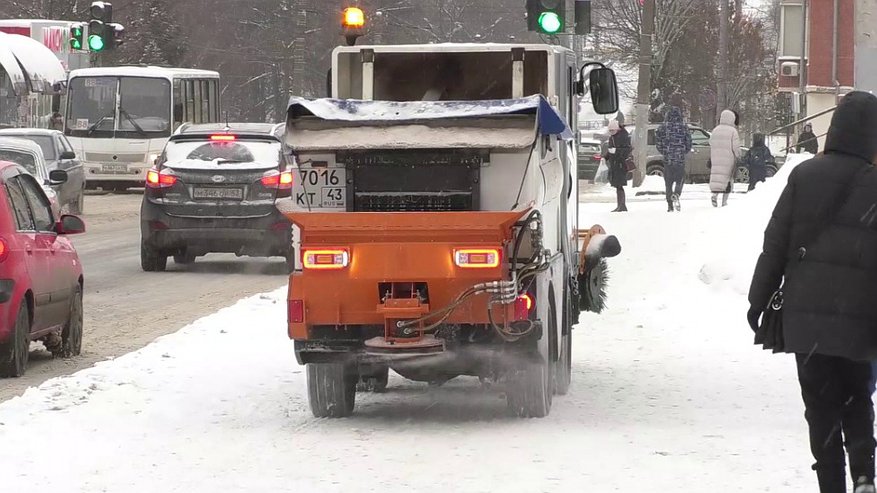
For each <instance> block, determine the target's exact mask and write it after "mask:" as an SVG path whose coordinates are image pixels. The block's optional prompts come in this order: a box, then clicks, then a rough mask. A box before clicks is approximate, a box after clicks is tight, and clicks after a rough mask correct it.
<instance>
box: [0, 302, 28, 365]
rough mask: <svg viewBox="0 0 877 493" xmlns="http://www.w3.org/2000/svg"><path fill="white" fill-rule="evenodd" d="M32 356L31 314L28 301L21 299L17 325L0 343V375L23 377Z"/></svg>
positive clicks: (16, 320)
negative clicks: (4, 340) (5, 339)
mask: <svg viewBox="0 0 877 493" xmlns="http://www.w3.org/2000/svg"><path fill="white" fill-rule="evenodd" d="M29 357H30V315H29V312H28V309H27V301H25V300H21V305H20V306H19V307H18V315H17V316H16V317H15V327H13V328H12V333H11V334H9V339H8V340H7V341H6V342H4V343H2V344H0V377H21V376H23V375H24V372H25V371H26V370H27V360H28V358H29Z"/></svg>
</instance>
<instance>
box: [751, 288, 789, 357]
mask: <svg viewBox="0 0 877 493" xmlns="http://www.w3.org/2000/svg"><path fill="white" fill-rule="evenodd" d="M755 344H760V345H761V346H762V347H763V348H764V349H765V350H770V351H773V352H774V353H781V352H783V351H784V350H785V349H786V341H785V338H784V337H783V288H782V287H780V289H778V290H776V291H775V292H774V293H773V296H771V297H770V301H769V302H768V303H767V307H765V309H764V314H763V315H762V316H761V323H760V324H759V325H758V330H756V331H755Z"/></svg>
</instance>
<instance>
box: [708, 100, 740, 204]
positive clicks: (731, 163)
mask: <svg viewBox="0 0 877 493" xmlns="http://www.w3.org/2000/svg"><path fill="white" fill-rule="evenodd" d="M735 120H736V116H735V115H734V112H733V111H731V110H725V111H723V112H722V116H721V118H720V119H719V126H717V127H716V128H715V129H713V132H712V135H710V162H711V166H712V167H711V170H710V190H711V191H712V192H713V197H712V201H713V207H718V205H719V204H718V199H719V194H722V207H724V206H726V205H728V195H729V194H730V193H731V187H732V186H733V183H734V175H735V174H736V173H737V161H738V160H739V159H740V157H741V151H740V135H739V134H738V133H737V126H736V125H735V124H734V122H735Z"/></svg>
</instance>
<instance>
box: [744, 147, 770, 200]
mask: <svg viewBox="0 0 877 493" xmlns="http://www.w3.org/2000/svg"><path fill="white" fill-rule="evenodd" d="M773 162H774V159H773V154H771V153H770V149H768V148H767V146H766V145H764V134H753V135H752V147H751V148H750V149H749V150H748V151H746V155H745V156H743V165H744V166H746V167H747V168H749V191H750V192H751V191H752V190H755V185H756V184H757V183H758V182H760V181H764V180H765V179H766V178H767V165H768V164H769V163H773Z"/></svg>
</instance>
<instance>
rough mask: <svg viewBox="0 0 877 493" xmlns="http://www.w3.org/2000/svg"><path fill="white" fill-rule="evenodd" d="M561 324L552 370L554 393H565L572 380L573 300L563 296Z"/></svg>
mask: <svg viewBox="0 0 877 493" xmlns="http://www.w3.org/2000/svg"><path fill="white" fill-rule="evenodd" d="M564 305H566V306H565V307H564V311H563V319H564V320H563V325H562V326H561V330H560V347H559V348H558V355H557V367H556V368H555V370H554V393H555V394H557V395H566V393H567V392H569V385H570V383H571V382H572V323H571V322H572V314H571V313H570V307H571V306H573V300H572V299H570V297H569V296H565V297H564Z"/></svg>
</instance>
